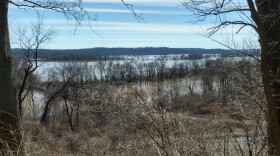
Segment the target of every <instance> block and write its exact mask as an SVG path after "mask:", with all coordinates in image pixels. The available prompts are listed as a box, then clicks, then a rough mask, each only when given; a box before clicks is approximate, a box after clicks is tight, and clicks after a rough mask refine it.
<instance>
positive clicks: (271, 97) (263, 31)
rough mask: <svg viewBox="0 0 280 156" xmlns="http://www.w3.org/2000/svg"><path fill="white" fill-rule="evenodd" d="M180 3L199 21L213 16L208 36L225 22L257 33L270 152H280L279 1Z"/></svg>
mask: <svg viewBox="0 0 280 156" xmlns="http://www.w3.org/2000/svg"><path fill="white" fill-rule="evenodd" d="M182 4H183V5H184V6H185V7H186V8H187V9H189V10H191V11H192V12H193V14H194V15H195V16H196V17H197V19H198V21H204V20H205V19H207V18H211V17H214V19H216V20H215V23H216V25H215V26H214V27H212V28H210V29H209V35H212V34H214V33H216V32H217V31H219V30H220V29H222V28H224V27H226V26H228V25H237V26H240V27H239V30H238V31H237V33H238V32H240V31H241V30H242V29H243V28H245V27H251V28H252V29H253V30H255V32H256V33H257V34H258V37H259V43H260V47H261V70H262V78H263V85H264V92H265V96H266V101H267V106H268V143H269V146H270V150H269V155H280V109H279V106H280V94H279V92H280V82H279V69H280V68H279V66H280V63H279V55H280V44H279V43H280V31H279V27H280V20H279V15H280V2H279V1H278V0H246V1H242V0H202V1H201V0H186V1H185V2H184V3H182ZM233 14H235V15H236V14H237V15H238V18H229V16H230V15H233ZM239 52H240V51H239ZM245 54H246V53H245ZM246 55H250V54H246Z"/></svg>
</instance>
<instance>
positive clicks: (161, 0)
mask: <svg viewBox="0 0 280 156" xmlns="http://www.w3.org/2000/svg"><path fill="white" fill-rule="evenodd" d="M83 2H93V3H122V2H121V0H83ZM124 2H125V3H128V4H141V5H157V6H163V5H168V6H170V5H178V4H180V2H181V0H124Z"/></svg>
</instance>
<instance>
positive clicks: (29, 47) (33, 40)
mask: <svg viewBox="0 0 280 156" xmlns="http://www.w3.org/2000/svg"><path fill="white" fill-rule="evenodd" d="M43 24H44V23H43V19H42V18H41V17H39V19H38V22H37V23H36V24H31V26H30V27H29V28H28V27H25V28H20V29H19V32H18V34H19V39H18V40H19V41H18V42H19V43H18V44H19V45H20V47H21V50H22V51H23V53H24V58H23V60H22V61H24V62H23V66H24V76H23V79H22V82H21V85H20V88H19V89H18V95H17V100H18V108H19V115H20V116H22V113H23V112H22V103H23V101H24V99H25V98H26V96H27V95H28V93H29V92H31V88H30V87H29V86H31V85H30V84H29V85H28V83H32V82H30V80H29V78H30V76H31V75H32V74H33V73H34V72H35V71H36V69H37V68H38V57H39V56H38V55H39V50H40V48H42V46H44V44H46V43H47V42H49V41H51V40H52V38H53V37H54V35H55V31H54V30H52V29H47V30H44V25H43Z"/></svg>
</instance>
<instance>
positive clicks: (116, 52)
mask: <svg viewBox="0 0 280 156" xmlns="http://www.w3.org/2000/svg"><path fill="white" fill-rule="evenodd" d="M13 54H14V57H15V58H20V57H21V55H22V49H13ZM172 54H174V55H175V54H176V55H178V54H179V55H182V56H183V54H192V56H199V55H202V54H223V55H233V54H234V53H233V52H232V51H231V50H224V49H201V48H164V47H163V48H151V47H148V48H91V49H76V50H74V49H69V50H47V49H40V54H39V56H38V58H41V59H44V60H55V61H61V60H100V59H108V58H109V56H110V57H111V58H114V59H116V60H117V59H122V57H121V56H122V55H134V56H140V55H141V56H143V55H172ZM181 59H184V58H181Z"/></svg>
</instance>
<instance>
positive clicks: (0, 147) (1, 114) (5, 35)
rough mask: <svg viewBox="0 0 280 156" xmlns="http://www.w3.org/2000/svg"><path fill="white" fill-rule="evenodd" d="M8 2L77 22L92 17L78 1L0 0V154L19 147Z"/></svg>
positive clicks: (19, 137)
mask: <svg viewBox="0 0 280 156" xmlns="http://www.w3.org/2000/svg"><path fill="white" fill-rule="evenodd" d="M9 4H11V5H15V6H17V7H19V8H35V9H36V8H43V9H48V10H53V11H55V12H59V13H62V14H63V15H65V16H66V18H68V19H73V20H75V21H76V23H77V26H78V25H80V24H81V22H82V20H89V21H91V20H94V19H92V18H90V16H89V14H88V13H87V12H86V10H85V9H84V8H83V5H82V1H81V0H20V1H19V0H1V1H0V154H1V155H3V154H4V152H6V150H10V151H18V149H21V146H20V145H21V135H20V129H19V119H18V107H17V99H16V97H17V95H16V89H15V85H14V76H13V68H12V54H11V46H10V38H9V28H8V8H9Z"/></svg>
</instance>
